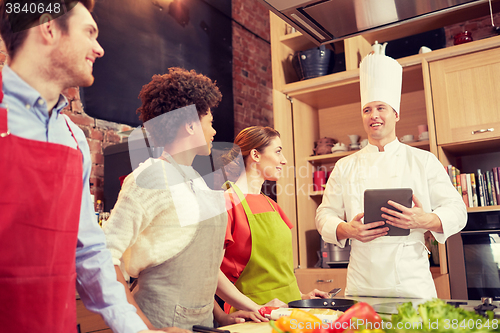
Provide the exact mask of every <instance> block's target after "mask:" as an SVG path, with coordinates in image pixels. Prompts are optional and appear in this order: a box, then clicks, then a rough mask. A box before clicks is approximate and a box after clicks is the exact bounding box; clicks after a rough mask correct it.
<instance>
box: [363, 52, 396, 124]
mask: <svg viewBox="0 0 500 333" xmlns="http://www.w3.org/2000/svg"><path fill="white" fill-rule="evenodd" d="M402 80H403V68H402V67H401V65H400V64H399V62H397V61H396V60H394V59H392V58H391V57H388V56H386V55H383V54H369V55H367V56H366V57H365V58H364V59H363V60H362V61H361V64H360V65H359V81H360V92H361V108H363V107H364V106H365V105H366V104H368V103H370V102H375V101H380V102H384V103H387V104H389V105H390V106H391V107H392V108H393V109H394V110H395V111H396V112H397V113H398V115H399V105H400V103H401V84H402Z"/></svg>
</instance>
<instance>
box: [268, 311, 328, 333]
mask: <svg viewBox="0 0 500 333" xmlns="http://www.w3.org/2000/svg"><path fill="white" fill-rule="evenodd" d="M269 324H270V325H271V327H272V328H273V333H285V332H289V333H312V332H313V331H315V329H319V328H321V325H322V321H321V319H319V318H318V317H316V316H315V315H313V314H310V313H309V312H307V311H304V310H301V309H293V310H292V311H291V313H290V316H282V317H280V318H279V319H278V320H276V321H270V322H269Z"/></svg>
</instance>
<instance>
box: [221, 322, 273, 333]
mask: <svg viewBox="0 0 500 333" xmlns="http://www.w3.org/2000/svg"><path fill="white" fill-rule="evenodd" d="M219 329H221V330H229V331H230V332H231V333H271V332H272V328H271V325H269V322H262V323H254V322H252V321H248V322H245V323H241V324H234V325H229V326H224V327H219Z"/></svg>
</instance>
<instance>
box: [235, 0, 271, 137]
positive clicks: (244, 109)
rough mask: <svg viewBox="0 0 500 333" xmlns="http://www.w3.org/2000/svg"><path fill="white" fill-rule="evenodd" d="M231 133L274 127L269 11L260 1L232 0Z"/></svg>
mask: <svg viewBox="0 0 500 333" xmlns="http://www.w3.org/2000/svg"><path fill="white" fill-rule="evenodd" d="M232 11H233V24H232V25H233V95H234V132H235V135H236V134H237V133H239V132H240V131H241V130H242V129H244V128H245V127H248V126H252V125H262V126H273V105H272V81H271V77H272V74H271V45H270V42H269V41H270V37H269V35H270V29H269V11H268V10H267V9H266V8H265V7H264V5H263V4H261V3H260V2H259V1H255V0H232Z"/></svg>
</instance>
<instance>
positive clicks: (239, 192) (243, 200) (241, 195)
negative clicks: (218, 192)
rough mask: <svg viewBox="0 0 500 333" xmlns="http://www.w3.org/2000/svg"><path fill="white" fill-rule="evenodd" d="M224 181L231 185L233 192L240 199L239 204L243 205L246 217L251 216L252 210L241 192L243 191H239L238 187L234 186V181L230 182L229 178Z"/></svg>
mask: <svg viewBox="0 0 500 333" xmlns="http://www.w3.org/2000/svg"><path fill="white" fill-rule="evenodd" d="M226 183H228V184H229V186H231V187H232V189H233V190H234V192H235V193H236V195H237V196H238V199H240V202H241V205H242V206H243V210H244V211H245V214H246V215H247V217H249V216H253V213H252V210H251V209H250V206H249V205H248V202H247V200H246V199H245V195H244V194H243V192H241V190H240V188H239V187H238V186H236V184H235V183H233V182H230V181H229V180H228V181H227V182H226ZM226 183H224V184H226ZM226 186H227V185H226Z"/></svg>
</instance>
